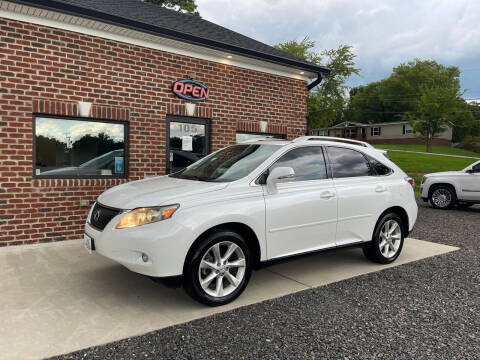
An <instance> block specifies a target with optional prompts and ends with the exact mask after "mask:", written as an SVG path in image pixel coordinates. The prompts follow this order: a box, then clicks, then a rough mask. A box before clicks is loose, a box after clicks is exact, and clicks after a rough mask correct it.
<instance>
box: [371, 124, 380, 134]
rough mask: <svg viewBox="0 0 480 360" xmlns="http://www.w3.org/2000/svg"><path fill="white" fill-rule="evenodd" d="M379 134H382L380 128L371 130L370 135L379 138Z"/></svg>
mask: <svg viewBox="0 0 480 360" xmlns="http://www.w3.org/2000/svg"><path fill="white" fill-rule="evenodd" d="M381 134H382V128H381V127H380V126H377V127H372V128H371V135H372V136H380V135H381Z"/></svg>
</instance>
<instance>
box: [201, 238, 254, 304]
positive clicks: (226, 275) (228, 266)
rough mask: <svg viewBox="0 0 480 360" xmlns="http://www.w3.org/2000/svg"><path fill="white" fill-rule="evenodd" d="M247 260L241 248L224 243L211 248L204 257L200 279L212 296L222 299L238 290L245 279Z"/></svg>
mask: <svg viewBox="0 0 480 360" xmlns="http://www.w3.org/2000/svg"><path fill="white" fill-rule="evenodd" d="M245 266H246V259H245V254H244V253H243V250H242V248H241V247H240V246H238V245H237V244H235V243H234V242H231V241H222V242H218V243H216V244H214V245H213V246H211V247H210V248H209V249H208V250H207V251H206V252H205V253H204V255H203V256H202V260H201V261H200V266H199V268H198V279H199V282H200V285H201V287H202V289H203V290H204V291H205V292H206V293H207V294H208V295H210V296H212V297H216V298H220V297H223V296H227V295H229V294H231V293H232V292H233V291H235V289H237V288H238V287H239V286H240V284H241V282H242V280H243V279H244V277H245Z"/></svg>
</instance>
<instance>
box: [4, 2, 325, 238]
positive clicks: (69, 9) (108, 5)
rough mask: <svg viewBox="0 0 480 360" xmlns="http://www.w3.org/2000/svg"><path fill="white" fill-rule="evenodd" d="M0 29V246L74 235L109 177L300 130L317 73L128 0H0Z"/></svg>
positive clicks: (157, 169)
mask: <svg viewBox="0 0 480 360" xmlns="http://www.w3.org/2000/svg"><path fill="white" fill-rule="evenodd" d="M0 39H1V42H0V44H1V46H0V106H1V108H0V116H1V118H0V246H2V245H3V246H5V245H16V244H22V243H36V242H48V241H59V240H66V239H78V238H80V237H81V236H82V233H83V223H84V221H85V217H86V213H87V212H88V209H89V206H90V204H91V203H92V202H93V201H94V200H95V199H96V197H97V196H98V195H99V193H101V192H102V191H103V190H105V189H107V188H109V187H112V186H114V185H117V184H120V183H123V182H127V181H131V180H137V179H142V178H144V177H147V176H155V175H162V174H165V173H167V172H170V171H173V170H175V169H177V168H181V167H182V166H185V165H187V164H189V163H191V162H193V161H195V160H196V159H198V158H200V157H202V156H204V155H205V154H207V153H209V152H211V151H213V150H216V149H219V148H221V147H224V146H226V145H229V144H233V143H235V142H236V141H243V140H245V139H249V138H251V137H255V136H258V134H259V133H260V134H261V135H262V136H278V137H285V138H293V137H297V136H300V135H304V134H305V131H306V119H305V117H306V103H305V99H306V96H307V92H308V89H307V82H308V81H309V80H314V81H313V83H311V85H310V87H311V86H314V85H316V84H318V82H319V80H320V79H321V76H322V74H326V73H328V70H326V69H324V68H322V67H319V66H317V65H314V64H311V63H308V62H305V61H303V60H300V59H298V58H295V57H292V56H290V55H288V54H285V53H283V52H281V51H279V50H276V49H274V48H272V47H270V46H268V45H265V44H262V43H260V42H258V41H255V40H253V39H250V38H248V37H245V36H242V35H240V34H238V33H235V32H233V31H230V30H228V29H225V28H223V27H220V26H218V25H215V24H212V23H210V22H208V21H205V20H203V19H200V18H197V17H193V16H189V15H184V14H181V13H178V12H175V11H171V10H167V9H164V8H162V7H160V6H158V5H152V4H146V3H143V2H141V1H139V0H102V1H100V0H97V1H92V0H90V1H87V0H81V1H73V0H43V1H33V0H31V1H27V0H25V1H17V0H12V1H0ZM174 84H175V85H174ZM199 100H200V101H199Z"/></svg>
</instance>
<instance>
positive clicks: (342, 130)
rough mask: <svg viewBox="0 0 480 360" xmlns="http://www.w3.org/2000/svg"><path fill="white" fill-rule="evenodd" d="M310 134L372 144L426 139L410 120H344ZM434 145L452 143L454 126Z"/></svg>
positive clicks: (419, 141) (421, 142)
mask: <svg viewBox="0 0 480 360" xmlns="http://www.w3.org/2000/svg"><path fill="white" fill-rule="evenodd" d="M308 134H309V135H318V136H334V137H341V138H346V139H355V140H361V141H367V142H369V143H372V144H423V143H424V140H423V139H422V138H421V137H419V136H417V135H416V134H415V132H414V130H413V129H412V127H411V126H410V124H409V123H408V121H398V122H390V123H378V124H362V123H356V122H350V121H344V122H342V123H340V124H337V125H335V126H331V127H328V128H323V129H312V130H310V131H309V132H308ZM432 143H433V144H434V145H451V144H452V128H448V129H447V130H446V131H444V132H443V133H442V134H440V135H439V136H438V137H437V138H435V139H433V141H432Z"/></svg>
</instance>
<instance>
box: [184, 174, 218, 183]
mask: <svg viewBox="0 0 480 360" xmlns="http://www.w3.org/2000/svg"><path fill="white" fill-rule="evenodd" d="M175 177H178V178H179V179H186V180H197V181H206V182H212V181H215V179H211V178H208V177H202V176H197V175H184V174H179V175H178V176H175Z"/></svg>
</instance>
